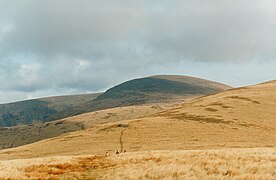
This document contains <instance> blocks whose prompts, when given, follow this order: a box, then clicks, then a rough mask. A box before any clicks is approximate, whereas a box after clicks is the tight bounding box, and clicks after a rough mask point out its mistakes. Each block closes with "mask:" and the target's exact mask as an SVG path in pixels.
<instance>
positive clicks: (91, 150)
mask: <svg viewBox="0 0 276 180" xmlns="http://www.w3.org/2000/svg"><path fill="white" fill-rule="evenodd" d="M275 109H276V81H271V82H267V83H263V84H259V85H255V86H248V87H243V88H237V89H233V90H228V91H225V92H222V93H218V94H214V95H209V96H205V97H201V98H198V99H195V100H191V101H190V102H187V103H183V104H180V105H177V106H176V107H174V108H172V109H169V110H165V111H163V112H160V113H157V114H155V115H151V116H150V117H146V118H140V119H133V120H124V121H119V122H112V123H105V124H102V125H95V126H93V127H91V128H88V129H86V130H81V131H76V132H72V133H69V134H64V135H61V136H59V137H56V138H52V139H47V140H43V141H40V142H37V143H33V144H30V145H26V146H21V147H18V148H12V149H7V150H2V151H0V158H1V159H14V158H32V157H42V156H53V155H83V154H99V155H102V154H104V153H105V152H106V151H108V152H110V153H113V152H114V151H115V150H116V149H119V150H123V149H127V151H128V152H132V151H148V150H187V149H215V148H233V147H235V148H251V147H275V146H276V134H275V132H276V122H275V121H276V112H275ZM76 147H77V148H76Z"/></svg>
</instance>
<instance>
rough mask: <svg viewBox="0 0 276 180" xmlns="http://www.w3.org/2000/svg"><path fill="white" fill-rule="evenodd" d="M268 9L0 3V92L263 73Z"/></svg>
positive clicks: (76, 1)
mask: <svg viewBox="0 0 276 180" xmlns="http://www.w3.org/2000/svg"><path fill="white" fill-rule="evenodd" d="M275 8H276V3H275V2H274V1H271V0H263V1H252V0H242V1H238V0H222V1H215V0H207V1H205V0H201V1H199V0H195V1H182V0H176V1H161V0H154V1H146V0H141V1H134V0H133V1H132V0H131V1H125V0H112V1H111V0H93V1H89V0H81V1H80V0H58V1H57V0H47V1H36V0H0V76H1V77H0V82H1V84H3V86H2V87H1V88H0V91H2V92H7V91H12V92H14V93H13V94H16V93H15V92H18V93H26V94H31V93H33V94H37V96H39V94H40V93H39V92H42V91H43V92H44V91H45V92H49V95H50V93H54V92H55V93H59V92H68V93H70V92H86V91H99V90H104V89H106V88H107V87H110V86H111V85H114V84H117V83H119V82H121V81H124V80H127V79H129V78H133V77H137V76H144V75H149V74H154V73H155V74H160V73H173V74H174V73H179V74H187V73H189V74H190V75H201V74H203V75H204V76H205V77H207V78H212V77H213V75H212V73H210V72H209V69H210V68H208V66H215V67H217V68H224V65H225V64H237V66H241V67H244V69H247V68H246V66H249V65H246V63H247V64H250V67H253V65H252V63H253V64H255V67H258V66H260V63H267V64H266V65H264V66H263V67H270V66H272V65H274V64H275V57H276V31H275V29H276V19H275V17H276V11H275ZM206 63H207V64H206ZM244 63H245V64H244ZM180 65H181V68H182V71H181V70H177V69H178V68H179V66H180ZM193 66H194V67H197V69H193V71H190V68H192V67H193ZM198 66H202V67H204V68H200V67H198ZM199 69H201V70H200V71H199ZM253 69H254V68H253ZM202 71H203V72H202ZM216 71H217V72H219V70H218V69H217V70H216ZM204 72H207V73H204ZM250 72H251V71H250ZM254 73H255V71H254V72H252V75H251V76H253V75H254ZM221 74H222V72H221ZM233 74H239V72H233ZM240 75H243V74H240ZM224 76H225V78H224V79H222V81H223V82H226V83H227V82H231V83H233V85H241V84H242V83H250V82H252V81H249V80H248V81H246V80H244V81H243V82H238V80H237V81H236V82H235V81H228V80H227V79H229V78H233V75H231V72H229V74H227V75H224ZM248 76H249V75H248ZM214 77H218V76H214ZM267 77H270V78H275V73H273V72H272V70H271V69H269V70H268V71H266V72H265V73H264V76H263V78H262V79H261V80H265V78H267ZM218 80H221V79H218ZM44 94H45V93H41V95H44ZM46 94H47V93H46ZM0 101H1V100H0Z"/></svg>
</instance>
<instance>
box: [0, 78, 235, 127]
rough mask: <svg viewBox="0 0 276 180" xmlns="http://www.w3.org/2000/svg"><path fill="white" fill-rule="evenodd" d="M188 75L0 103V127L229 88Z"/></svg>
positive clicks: (194, 95) (157, 101)
mask: <svg viewBox="0 0 276 180" xmlns="http://www.w3.org/2000/svg"><path fill="white" fill-rule="evenodd" d="M230 88H231V87H230V86H227V85H224V84H220V83H217V82H213V81H208V80H204V79H199V78H194V77H187V76H169V75H167V76H152V77H146V78H140V79H134V80H131V81H127V82H125V83H122V84H120V85H118V86H115V87H113V88H111V89H109V90H107V91H106V92H105V93H103V94H100V93H99V94H87V95H76V96H61V97H50V98H43V99H34V100H28V101H21V102H15V103H10V104H3V105H0V127H1V126H2V127H6V126H7V127H10V126H16V125H24V124H25V125H26V124H32V123H33V122H49V121H53V120H58V119H62V118H66V117H70V116H74V115H79V114H83V113H88V112H92V111H97V110H103V109H108V108H114V107H122V106H130V105H142V104H149V103H169V102H176V101H179V100H185V99H189V98H194V97H199V96H202V95H208V94H212V93H216V92H220V91H224V90H227V89H230Z"/></svg>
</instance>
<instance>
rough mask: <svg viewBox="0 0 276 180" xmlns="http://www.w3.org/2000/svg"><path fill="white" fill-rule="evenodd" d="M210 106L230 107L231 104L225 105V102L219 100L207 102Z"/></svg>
mask: <svg viewBox="0 0 276 180" xmlns="http://www.w3.org/2000/svg"><path fill="white" fill-rule="evenodd" d="M209 105H210V106H219V107H221V108H225V109H226V108H232V107H231V106H227V105H225V104H223V103H220V102H214V103H211V104H209Z"/></svg>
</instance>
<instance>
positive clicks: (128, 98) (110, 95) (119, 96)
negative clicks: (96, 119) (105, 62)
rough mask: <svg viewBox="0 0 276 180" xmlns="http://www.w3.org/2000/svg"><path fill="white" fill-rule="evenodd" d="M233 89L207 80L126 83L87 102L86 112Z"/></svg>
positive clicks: (173, 78) (163, 78)
mask: <svg viewBox="0 0 276 180" xmlns="http://www.w3.org/2000/svg"><path fill="white" fill-rule="evenodd" d="M227 89H231V87H230V86H227V85H224V84H221V83H217V82H214V81H209V80H205V79H200V78H195V77H188V76H175V75H159V76H151V77H146V78H139V79H134V80H130V81H127V82H124V83H122V84H119V85H117V86H115V87H113V88H110V89H109V90H107V91H106V92H105V93H103V94H101V95H100V96H98V97H97V98H96V99H94V100H92V101H90V102H87V103H86V106H85V107H86V108H85V109H83V112H91V111H95V110H101V109H107V108H114V107H122V106H131V105H140V104H148V103H170V102H177V101H180V100H187V99H191V98H194V97H199V96H202V95H208V94H213V93H217V92H221V91H224V90H227Z"/></svg>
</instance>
